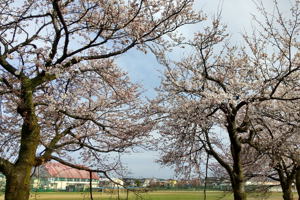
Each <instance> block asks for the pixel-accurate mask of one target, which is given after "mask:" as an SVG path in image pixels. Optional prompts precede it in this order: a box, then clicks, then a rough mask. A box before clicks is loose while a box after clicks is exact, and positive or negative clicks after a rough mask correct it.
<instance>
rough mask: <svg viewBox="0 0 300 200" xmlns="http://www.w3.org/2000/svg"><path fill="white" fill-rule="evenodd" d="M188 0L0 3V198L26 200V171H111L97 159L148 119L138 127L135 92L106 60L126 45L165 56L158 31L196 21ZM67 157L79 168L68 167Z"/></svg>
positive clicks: (144, 129) (137, 135) (136, 136)
mask: <svg viewBox="0 0 300 200" xmlns="http://www.w3.org/2000/svg"><path fill="white" fill-rule="evenodd" d="M192 3H193V1H192V0H176V1H160V0H147V1H146V0H130V1H123V0H120V1H112V0H99V1H94V0H76V1H74V0H42V1H38V0H22V1H14V0H3V1H1V2H0V85H1V88H0V96H1V99H2V108H3V113H4V114H3V115H2V119H1V124H0V130H1V136H0V138H1V139H0V141H1V142H0V145H1V153H0V156H1V157H0V171H1V172H2V173H3V174H4V175H5V176H6V180H7V182H6V190H5V199H6V200H10V199H18V200H23V199H24V200H26V199H28V198H29V189H30V174H31V171H32V169H33V167H35V166H39V165H41V164H43V163H44V162H48V161H49V160H53V159H54V160H56V161H58V162H61V163H63V164H65V165H69V166H71V167H75V168H78V169H84V170H89V171H97V172H103V173H105V174H106V172H107V171H109V170H114V169H115V168H116V166H117V165H116V164H112V163H107V162H106V161H107V158H106V157H105V156H103V155H102V154H105V153H109V152H117V153H118V152H124V151H125V149H127V148H129V147H131V146H133V145H138V144H140V143H141V142H142V138H144V136H146V135H147V133H148V132H149V131H150V130H151V123H145V122H144V120H145V117H144V116H143V114H142V112H141V109H142V103H141V101H140V98H139V87H138V86H137V85H135V84H132V83H130V81H129V79H128V76H127V75H126V74H125V73H124V72H122V71H121V70H120V69H119V68H118V67H117V66H116V64H115V62H114V58H115V56H117V55H120V54H123V53H125V52H126V51H128V50H129V49H131V48H133V47H137V48H138V49H140V50H143V51H146V48H147V47H151V49H152V50H153V51H154V52H155V51H156V50H157V49H161V50H162V49H164V50H168V48H169V47H170V43H169V42H168V41H169V40H167V38H166V36H165V35H168V36H170V37H171V38H173V37H175V35H174V34H173V33H172V32H173V31H174V30H176V29H177V28H178V27H181V26H182V25H184V24H189V23H197V22H199V21H201V20H202V17H201V16H200V15H199V14H197V13H194V12H193V11H192V9H191V8H192ZM174 39H175V38H174ZM72 152H77V154H75V156H78V157H79V160H80V162H84V163H85V165H86V167H82V165H76V163H75V161H74V159H72V155H74V154H73V153H72ZM73 157H74V156H73ZM76 160H78V159H76Z"/></svg>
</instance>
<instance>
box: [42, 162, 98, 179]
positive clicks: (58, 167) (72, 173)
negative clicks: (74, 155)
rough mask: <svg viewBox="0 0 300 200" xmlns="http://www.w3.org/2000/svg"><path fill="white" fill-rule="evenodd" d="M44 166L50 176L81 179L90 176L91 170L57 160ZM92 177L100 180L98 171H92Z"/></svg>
mask: <svg viewBox="0 0 300 200" xmlns="http://www.w3.org/2000/svg"><path fill="white" fill-rule="evenodd" d="M43 167H44V169H45V170H46V172H47V174H48V176H50V177H57V178H80V179H89V178H90V172H88V171H85V170H78V169H75V168H72V167H69V166H66V165H63V164H61V163H57V162H48V163H46V164H44V166H43ZM92 179H97V180H99V176H98V175H97V174H96V173H92Z"/></svg>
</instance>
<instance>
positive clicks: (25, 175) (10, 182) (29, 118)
mask: <svg viewBox="0 0 300 200" xmlns="http://www.w3.org/2000/svg"><path fill="white" fill-rule="evenodd" d="M21 98H22V101H23V102H22V103H20V104H19V105H18V108H17V111H18V113H19V114H20V115H21V116H22V118H23V125H22V130H21V144H20V149H19V155H18V159H17V161H16V163H15V164H14V167H13V169H12V170H10V173H8V174H6V187H5V200H28V199H29V194H30V180H31V177H30V175H31V170H32V168H33V166H35V165H36V150H37V147H38V144H39V140H40V126H39V124H38V119H37V116H36V114H35V108H34V102H33V88H32V83H31V81H30V80H29V79H28V78H23V79H22V95H21Z"/></svg>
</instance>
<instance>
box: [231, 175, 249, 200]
mask: <svg viewBox="0 0 300 200" xmlns="http://www.w3.org/2000/svg"><path fill="white" fill-rule="evenodd" d="M231 185H232V192H233V196H234V200H246V199H247V195H246V192H245V183H244V181H243V176H242V174H239V175H234V177H233V178H232V180H231Z"/></svg>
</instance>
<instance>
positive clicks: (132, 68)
mask: <svg viewBox="0 0 300 200" xmlns="http://www.w3.org/2000/svg"><path fill="white" fill-rule="evenodd" d="M263 3H264V5H265V7H266V8H268V9H271V10H272V8H273V4H272V0H263ZM279 3H281V4H279V5H282V6H283V7H285V5H288V1H286V0H279ZM220 5H221V7H220ZM218 8H221V9H222V22H223V23H224V24H226V25H227V27H228V32H229V33H230V35H231V41H232V42H233V43H234V44H237V45H238V44H240V43H242V38H241V34H242V33H244V32H245V31H246V32H247V31H251V27H255V23H254V22H253V20H252V15H256V14H257V11H256V5H255V4H254V2H253V0H223V1H220V0H196V4H195V9H198V10H203V11H204V13H206V14H207V15H208V18H209V17H211V16H212V15H214V14H215V13H216V12H218ZM202 27H203V24H197V25H193V26H186V27H183V28H181V29H180V32H181V33H182V34H184V36H186V37H190V38H192V36H193V33H194V32H195V31H200V30H201V28H202ZM174 56H175V58H176V59H178V58H179V56H180V54H179V53H176V52H175V53H172V57H174ZM118 63H119V65H120V66H121V67H122V68H123V69H125V70H127V71H128V73H129V75H130V77H131V79H132V80H133V81H134V82H137V83H140V84H142V85H143V88H144V89H145V90H146V92H145V94H144V95H146V96H147V97H149V98H153V97H154V96H155V91H154V88H155V87H158V86H159V84H160V78H159V76H160V73H159V71H163V67H162V66H160V65H159V63H158V62H157V61H156V59H155V57H154V56H153V55H151V54H144V53H142V52H138V51H136V50H130V51H129V52H128V53H127V54H125V55H123V56H121V57H119V58H118ZM157 158H158V152H140V153H133V154H131V155H126V156H124V157H123V160H124V161H125V163H126V164H127V166H128V169H129V170H130V171H131V173H132V174H131V176H133V177H158V178H173V177H174V173H173V170H172V169H170V168H166V167H164V168H163V167H162V166H160V165H159V164H157V163H155V160H156V159H157Z"/></svg>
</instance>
